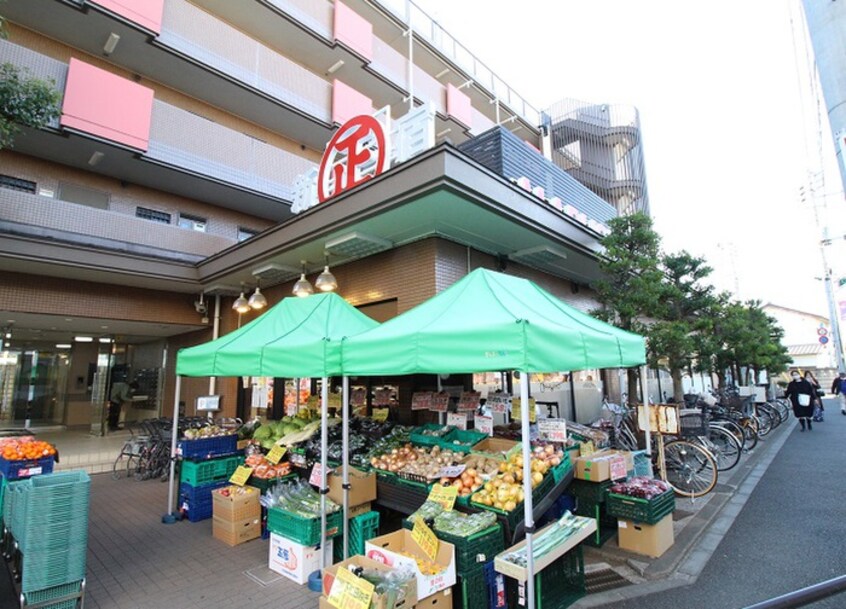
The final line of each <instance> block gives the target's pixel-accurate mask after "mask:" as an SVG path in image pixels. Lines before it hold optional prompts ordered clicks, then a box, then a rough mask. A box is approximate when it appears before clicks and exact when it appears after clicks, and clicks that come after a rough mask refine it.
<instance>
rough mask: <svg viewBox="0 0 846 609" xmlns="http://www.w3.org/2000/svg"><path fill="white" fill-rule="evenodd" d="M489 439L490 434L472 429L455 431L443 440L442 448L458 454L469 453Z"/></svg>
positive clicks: (441, 442)
mask: <svg viewBox="0 0 846 609" xmlns="http://www.w3.org/2000/svg"><path fill="white" fill-rule="evenodd" d="M487 437H488V434H486V433H482V432H480V431H474V430H472V429H453V430H452V431H450V432H449V433H448V434H446V435H445V436H444V437H443V438H441V441H440V445H441V448H448V449H450V450H452V451H455V452H458V453H469V452H470V451H471V450H473V447H474V446H475V445H476V444H478V443H479V442H481V441H482V440H484V439H485V438H487Z"/></svg>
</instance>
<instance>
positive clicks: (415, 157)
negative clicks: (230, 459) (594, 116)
mask: <svg viewBox="0 0 846 609" xmlns="http://www.w3.org/2000/svg"><path fill="white" fill-rule="evenodd" d="M394 4H395V3H394V2H387V1H385V2H375V1H371V0H347V1H346V2H341V1H335V2H334V3H333V2H328V1H325V0H309V1H307V2H303V1H298V0H256V1H244V2H226V1H222V0H194V1H192V2H189V1H187V0H167V1H166V2H165V1H164V0H146V1H145V2H143V3H134V4H132V5H131V6H133V7H134V8H129V6H130V5H129V4H127V3H121V2H114V1H111V0H8V1H7V2H5V3H4V4H3V8H2V10H3V13H4V15H5V16H6V17H7V18H8V20H9V34H10V36H9V39H8V40H0V61H4V62H11V63H13V64H15V65H18V66H25V67H27V68H29V69H30V71H31V72H32V73H33V74H34V75H36V76H39V77H42V78H49V79H52V80H54V81H55V83H56V86H57V87H58V88H59V89H60V91H61V92H62V94H63V101H62V114H61V118H60V119H59V120H58V121H57V122H56V123H55V124H53V125H51V126H49V127H48V128H45V129H42V130H37V131H33V130H26V131H24V132H23V133H22V134H21V136H20V137H19V138H18V139H17V141H16V144H15V147H14V149H11V150H3V151H0V168H2V169H0V174H2V175H0V282H2V285H3V289H2V290H0V327H4V328H5V329H6V330H7V331H8V333H9V335H10V338H8V339H7V340H6V344H5V345H4V347H5V350H4V351H3V352H2V359H0V420H3V421H5V422H18V421H23V420H24V419H30V420H32V421H33V422H35V423H36V424H57V425H65V426H68V427H82V426H89V425H90V426H92V427H93V428H95V429H98V428H99V426H100V423H101V421H102V413H101V412H100V406H102V404H103V403H104V402H105V396H106V395H107V393H106V392H107V390H108V385H109V383H110V382H111V381H112V380H114V379H117V378H122V377H129V378H134V379H137V380H139V382H141V389H140V391H139V393H141V394H143V395H145V396H147V398H146V399H145V400H141V401H139V402H138V404H137V406H138V408H135V409H130V410H131V412H130V413H129V414H128V416H130V417H134V418H146V417H150V416H157V415H159V414H161V413H167V412H169V409H170V405H169V403H168V402H169V400H170V399H172V396H173V393H172V392H173V382H174V376H173V370H174V362H175V358H176V352H177V350H178V349H179V348H182V347H185V346H191V345H195V344H199V343H202V342H205V341H208V340H210V339H212V338H213V337H214V336H216V335H218V334H224V333H226V332H229V331H231V330H232V329H234V328H236V327H237V326H238V325H240V323H241V321H242V319H243V321H244V322H245V323H246V322H247V321H249V320H250V319H253V318H254V316H255V315H256V314H257V313H255V312H251V313H246V314H245V315H243V316H239V315H238V314H236V313H235V312H234V311H233V310H232V304H233V301H234V299H235V297H236V296H238V295H239V294H240V293H241V292H244V293H245V295H249V294H250V293H251V292H253V291H254V289H256V288H257V287H258V286H259V285H260V287H261V290H262V291H263V292H264V293H265V294H266V296H267V298H268V300H269V301H270V304H271V305H272V304H274V303H275V302H278V301H279V300H280V299H281V298H284V297H286V296H289V295H290V294H291V290H292V285H293V283H294V280H296V279H297V278H298V276H299V275H300V273H301V271H303V272H305V273H306V274H307V275H309V276H310V277H312V280H313V277H314V276H315V275H316V274H317V273H319V272H320V271H321V270H322V268H323V267H324V265H325V264H327V263H328V264H329V265H330V266H331V269H332V272H333V273H334V275H335V276H336V277H337V279H338V283H339V293H340V294H341V295H343V296H344V297H345V298H347V299H348V300H349V301H350V302H351V303H353V304H354V305H356V306H359V307H361V309H362V310H363V311H365V312H366V313H368V314H369V315H371V316H373V317H374V318H376V319H378V320H380V321H383V320H385V319H388V318H390V317H393V316H395V315H397V314H398V313H401V312H403V311H406V310H408V309H410V308H412V307H413V306H415V305H417V304H419V303H421V302H422V301H424V300H426V299H427V298H429V297H430V296H432V295H434V294H435V293H437V292H439V291H441V290H443V289H444V288H446V287H448V286H449V285H451V284H452V283H454V282H455V281H456V280H457V279H459V278H460V277H462V276H463V275H464V274H466V273H467V272H468V271H469V270H471V269H473V268H476V267H479V266H485V267H488V268H495V269H499V270H504V271H505V272H508V273H513V274H517V275H521V276H525V277H530V278H532V279H534V280H536V281H537V282H539V283H540V284H542V285H543V286H544V287H546V288H547V289H549V290H551V291H553V292H554V293H556V294H558V295H559V296H560V297H561V298H563V299H565V300H567V301H569V302H570V303H571V304H575V306H577V307H580V308H581V309H584V310H587V309H589V308H591V307H592V306H594V305H595V302H594V300H593V297H592V293H591V292H590V290H589V289H588V285H589V284H590V283H591V282H593V281H594V280H596V279H597V278H598V276H599V270H598V260H597V259H598V254H599V252H600V246H599V239H600V238H601V236H602V234H603V233H604V232H605V231H606V230H607V227H606V226H605V223H606V222H607V221H608V220H609V219H611V218H613V217H614V216H616V215H617V213H618V211H627V210H628V209H629V208H630V207H631V205H632V204H636V206H639V207H640V208H643V209H646V208H647V207H648V206H647V205H646V203H645V201H646V198H645V184H642V185H641V186H640V187H639V188H640V190H636V192H635V194H634V195H632V199H631V201H629V202H628V203H623V202H621V201H624V199H621V198H620V197H619V196H618V194H615V193H617V191H616V190H614V189H613V188H612V189H611V190H609V191H608V192H605V191H603V190H602V189H601V188H599V189H598V188H597V187H596V185H595V184H592V183H591V182H590V180H589V179H588V178H587V177H586V176H577V177H580V179H582V180H584V181H585V183H587V184H591V187H590V189H588V188H586V187H585V186H583V185H582V184H581V183H579V182H578V181H577V180H575V179H574V178H573V176H572V175H570V174H568V173H567V172H565V171H563V170H562V169H561V168H560V167H559V166H557V165H556V164H554V163H552V162H551V161H550V160H549V159H547V158H544V157H543V156H542V154H541V153H540V152H539V149H541V148H543V146H544V144H543V137H542V133H541V128H540V125H541V123H542V120H541V116H540V113H538V112H537V111H536V110H534V109H533V108H532V107H531V106H530V105H529V104H528V103H526V101H525V100H523V99H522V98H521V97H520V96H519V95H517V94H516V93H515V92H514V91H512V90H511V89H510V88H509V87H508V86H507V85H505V84H504V83H503V82H502V81H501V80H499V79H498V78H497V77H496V76H495V75H494V74H493V73H492V72H491V71H490V70H489V69H487V68H486V67H485V66H484V64H482V63H481V62H480V61H478V59H476V58H475V57H473V56H472V55H470V54H469V53H467V51H466V49H464V48H463V47H461V45H460V44H458V43H457V42H456V41H454V40H452V39H451V38H450V37H449V36H448V34H446V32H443V31H442V30H440V28H439V27H438V26H437V25H436V24H435V23H434V22H432V21H430V20H428V18H427V17H426V16H425V15H424V14H423V13H422V12H421V11H419V10H417V9H416V7H414V8H415V14H414V19H413V23H414V26H413V28H414V34H413V35H412V36H411V37H410V38H409V37H408V36H405V37H404V36H403V32H405V31H406V30H408V28H409V25H408V23H410V22H411V21H412V20H410V19H408V18H406V16H405V15H404V13H403V12H401V11H400V12H397V11H395V10H394V8H392V7H393V5H394ZM400 5H401V6H402V7H407V6H409V5H408V4H406V3H405V2H403V3H400ZM411 6H413V5H411ZM409 44H411V46H412V49H411V55H412V56H413V61H410V60H409V54H410V53H409V51H410V49H409ZM468 83H469V84H468ZM409 98H411V99H412V100H413V101H412V103H411V104H410V103H409ZM492 102H493V103H492ZM412 107H413V112H412V111H411V109H412ZM385 109H387V111H385ZM373 114H376V115H377V116H378V117H379V119H380V120H381V121H382V122H383V123H385V124H387V122H388V121H387V120H386V116H388V115H389V116H390V119H391V120H390V125H391V129H390V136H391V139H392V140H393V151H394V162H393V166H392V167H390V168H388V170H387V171H385V172H384V173H382V174H381V175H377V176H374V177H373V179H370V180H369V181H367V182H366V183H363V184H359V185H357V186H356V187H354V188H351V189H350V190H348V191H346V192H342V193H337V192H336V193H335V194H336V196H334V197H332V198H331V200H327V201H326V202H324V203H321V204H320V205H316V206H314V207H310V205H311V203H312V202H313V201H312V199H313V197H312V195H313V192H312V191H313V190H314V189H313V186H314V184H315V182H314V180H315V176H316V175H317V173H318V172H317V165H318V163H319V162H320V161H321V157H322V154H323V151H324V148H325V147H326V146H327V143H328V142H330V140H331V139H332V138H333V134H334V133H336V130H337V127H338V125H341V124H343V123H345V122H346V121H347V120H348V119H350V118H352V117H355V116H360V115H373ZM503 124H507V125H508V128H506V127H504V126H502V125H503ZM518 128H519V129H518ZM512 130H513V131H517V132H519V134H520V137H517V135H515V134H514V133H513V132H512ZM623 131H624V132H625V134H626V136H627V137H628V136H630V135H634V132H632V131H630V130H623ZM621 133H622V132H621ZM609 137H610V136H609ZM612 139H613V138H612ZM604 141H607V142H608V143H609V145H611V146H612V149H613V151H615V152H613V154H615V155H617V156H619V155H623V156H625V151H623V150H622V149H620V148H619V146H618V144H616V143H611V141H610V140H608V139H607V138H606V139H605V140H604ZM615 141H616V140H615ZM638 141H639V138H638ZM612 158H617V157H612ZM342 162H343V160H342V161H339V163H342ZM345 167H346V166H345ZM573 175H576V174H573ZM347 177H349V176H348V175H342V174H337V175H336V174H335V173H334V172H333V173H332V177H331V178H330V179H329V180H328V181H327V182H326V183H325V185H328V186H329V187H331V188H335V189H340V187H339V183H336V182H339V181H342V180H343V179H346V178H347ZM641 178H642V175H641ZM333 180H334V181H333ZM598 192H599V193H602V197H600V196H597V194H595V193H598ZM607 196H610V197H611V198H607ZM603 197H606V198H603ZM615 197H616V198H615ZM607 201H614V203H613V205H611V204H609V203H608V202H607ZM637 201H641V202H640V203H636V202H637ZM292 206H293V207H294V208H295V209H298V210H303V211H302V213H299V214H294V213H293V211H292ZM82 341H87V342H82ZM410 387H411V385H408V384H407V385H403V388H402V392H401V398H402V399H407V398H408V396H409V395H410V394H409V393H408V390H409V388H410ZM263 391H264V389H263ZM209 393H219V394H221V395H222V396H223V399H222V404H223V412H224V414H226V415H235V414H236V413H237V414H239V415H244V414H248V413H249V405H250V396H249V392H248V391H245V390H244V389H243V386H242V384H241V383H240V382H237V380H236V379H219V380H218V384H215V383H214V382H212V383H211V384H210V383H209V380H208V379H187V380H186V382H185V383H183V392H182V399H183V401H184V402H185V411H186V412H187V413H188V414H192V413H193V412H194V400H195V398H196V397H198V396H202V395H206V394H209ZM270 393H273V400H274V407H275V405H276V404H277V403H278V400H281V399H282V397H283V395H282V394H283V392H282V391H275V392H267V395H270ZM92 405H93V406H94V407H93V408H92ZM124 410H126V409H124ZM277 412H278V411H277Z"/></svg>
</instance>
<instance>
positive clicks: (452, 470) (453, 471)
mask: <svg viewBox="0 0 846 609" xmlns="http://www.w3.org/2000/svg"><path fill="white" fill-rule="evenodd" d="M465 469H467V466H466V465H448V466H447V467H442V468H441V469H439V470H438V473H437V474H436V475H435V477H436V478H457V477H458V476H460V475H461V474H463V473H464V470H465Z"/></svg>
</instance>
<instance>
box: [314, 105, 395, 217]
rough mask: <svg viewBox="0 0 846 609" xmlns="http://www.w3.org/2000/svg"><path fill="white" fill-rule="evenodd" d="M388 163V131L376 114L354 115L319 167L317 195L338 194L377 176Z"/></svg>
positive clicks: (330, 195) (340, 130)
mask: <svg viewBox="0 0 846 609" xmlns="http://www.w3.org/2000/svg"><path fill="white" fill-rule="evenodd" d="M387 165H388V149H387V141H386V139H385V131H384V129H383V128H382V125H381V124H379V121H377V120H376V119H375V118H373V117H372V116H367V115H362V116H356V117H354V118H351V119H350V120H348V121H347V122H346V123H344V124H343V125H341V128H340V129H338V131H337V132H336V133H335V135H334V136H333V137H332V139H331V140H329V145H328V146H327V147H326V151H325V152H324V153H323V158H322V159H321V161H320V167H319V168H318V170H317V198H318V201H320V202H321V203H324V202H325V201H327V200H328V199H330V198H332V197H334V196H335V195H337V194H340V193H342V192H344V191H345V190H349V189H350V188H353V187H355V186H358V185H359V184H363V183H364V182H366V181H367V180H369V179H371V178H374V177H376V176H377V175H379V174H380V173H382V172H383V171H385V168H386V167H387Z"/></svg>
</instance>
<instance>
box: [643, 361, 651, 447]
mask: <svg viewBox="0 0 846 609" xmlns="http://www.w3.org/2000/svg"><path fill="white" fill-rule="evenodd" d="M648 383H649V381H648V379H647V378H646V365H643V366H641V367H640V384H641V386H642V387H643V407H644V411H645V412H646V432H645V435H646V454H647V455H652V429H651V427H652V417H651V414H652V409H651V408H650V406H649V391H648V390H647V388H648V387H649V385H648Z"/></svg>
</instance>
